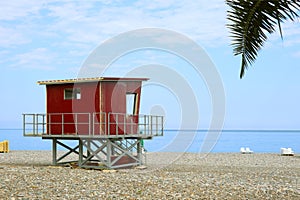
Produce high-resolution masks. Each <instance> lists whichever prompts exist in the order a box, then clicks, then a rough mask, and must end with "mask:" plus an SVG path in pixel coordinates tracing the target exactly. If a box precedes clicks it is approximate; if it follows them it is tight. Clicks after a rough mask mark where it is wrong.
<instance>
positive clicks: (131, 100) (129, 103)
mask: <svg viewBox="0 0 300 200" xmlns="http://www.w3.org/2000/svg"><path fill="white" fill-rule="evenodd" d="M135 104H136V94H135V93H127V94H126V114H127V115H134V114H135Z"/></svg>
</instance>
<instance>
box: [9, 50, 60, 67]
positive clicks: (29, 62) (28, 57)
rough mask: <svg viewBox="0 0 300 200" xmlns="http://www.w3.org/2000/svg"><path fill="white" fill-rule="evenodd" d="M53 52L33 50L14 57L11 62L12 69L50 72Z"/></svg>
mask: <svg viewBox="0 0 300 200" xmlns="http://www.w3.org/2000/svg"><path fill="white" fill-rule="evenodd" d="M55 57H56V56H55V55H54V53H53V52H49V50H47V49H46V48H37V49H33V50H32V51H30V52H26V53H20V54H17V55H15V56H14V57H13V58H11V60H12V61H13V63H14V64H12V65H11V67H14V68H27V69H40V70H52V69H54V68H53V66H52V65H53V64H54V63H52V61H53V60H54V59H55Z"/></svg>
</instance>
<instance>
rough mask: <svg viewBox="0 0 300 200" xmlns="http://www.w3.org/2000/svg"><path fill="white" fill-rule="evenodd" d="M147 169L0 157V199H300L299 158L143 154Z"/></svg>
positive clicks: (37, 154) (21, 154)
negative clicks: (82, 166)
mask: <svg viewBox="0 0 300 200" xmlns="http://www.w3.org/2000/svg"><path fill="white" fill-rule="evenodd" d="M146 156H147V162H146V163H145V166H146V167H138V168H132V169H119V170H90V169H89V170H88V169H80V168H74V167H72V166H68V165H67V166H52V164H51V163H52V155H51V151H11V152H9V153H1V154H0V174H1V176H0V199H300V155H295V156H280V155H279V154H267V153H265V154H264V153H261V154H259V153H254V154H240V153H209V154H195V153H163V152H159V153H147V155H146Z"/></svg>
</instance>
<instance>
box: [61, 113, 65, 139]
mask: <svg viewBox="0 0 300 200" xmlns="http://www.w3.org/2000/svg"><path fill="white" fill-rule="evenodd" d="M64 121H65V119H64V114H63V113H62V114H61V134H62V135H64V132H65V130H64Z"/></svg>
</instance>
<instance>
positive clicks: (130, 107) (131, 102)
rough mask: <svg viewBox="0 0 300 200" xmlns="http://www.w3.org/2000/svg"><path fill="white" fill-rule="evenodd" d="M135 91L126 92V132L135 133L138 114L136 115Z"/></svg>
mask: <svg viewBox="0 0 300 200" xmlns="http://www.w3.org/2000/svg"><path fill="white" fill-rule="evenodd" d="M136 97H137V94H136V93H127V94H126V124H127V125H126V132H127V134H137V131H138V130H137V129H138V116H137V115H136V103H137V100H136Z"/></svg>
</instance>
